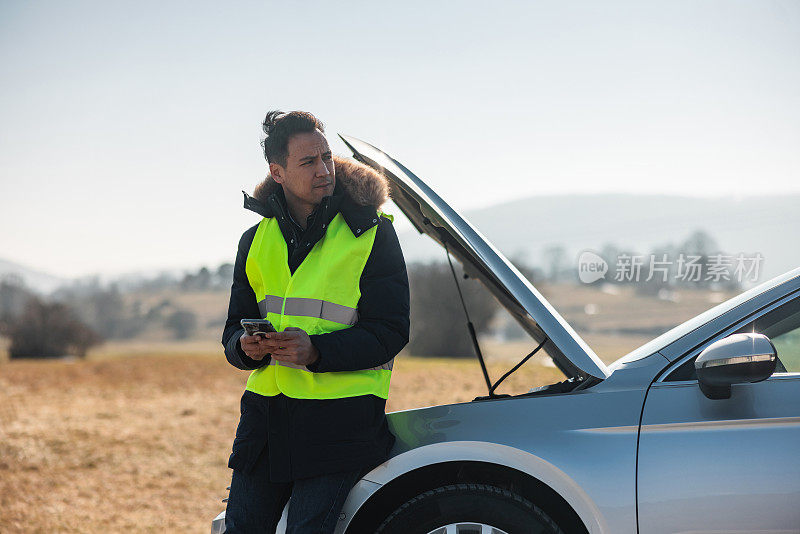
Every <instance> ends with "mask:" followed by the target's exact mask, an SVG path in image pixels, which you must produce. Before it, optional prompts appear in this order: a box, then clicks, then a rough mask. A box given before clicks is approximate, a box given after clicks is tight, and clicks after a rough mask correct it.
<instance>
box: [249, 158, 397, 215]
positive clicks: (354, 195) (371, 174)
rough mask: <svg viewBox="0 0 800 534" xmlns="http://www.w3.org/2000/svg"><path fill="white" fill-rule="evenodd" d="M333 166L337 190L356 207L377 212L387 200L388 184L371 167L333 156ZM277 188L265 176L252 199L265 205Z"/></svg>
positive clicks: (269, 178)
mask: <svg viewBox="0 0 800 534" xmlns="http://www.w3.org/2000/svg"><path fill="white" fill-rule="evenodd" d="M333 164H334V167H335V169H336V183H337V189H338V187H339V184H341V187H342V189H343V190H344V192H345V193H346V194H347V196H349V197H350V198H351V199H352V200H353V202H355V203H356V204H357V205H359V206H368V207H370V208H373V209H375V210H377V209H378V208H380V207H381V206H382V205H383V204H384V203H385V202H386V201H387V200H388V199H389V183H388V182H387V180H386V178H384V177H383V176H381V175H380V174H379V173H378V172H377V171H375V170H374V169H372V168H371V167H367V166H366V165H364V164H363V163H359V162H357V161H355V160H352V159H347V158H342V157H339V156H333ZM278 187H280V185H279V184H278V183H277V182H275V180H273V179H272V176H271V175H269V174H267V177H266V178H264V180H263V181H262V182H261V183H260V184H258V185H257V186H256V189H255V191H253V198H255V199H256V200H258V201H259V202H261V203H262V204H266V203H267V199H268V198H269V196H270V195H271V194H272V193H274V192H275V190H276V189H278Z"/></svg>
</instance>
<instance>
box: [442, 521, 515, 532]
mask: <svg viewBox="0 0 800 534" xmlns="http://www.w3.org/2000/svg"><path fill="white" fill-rule="evenodd" d="M428 534H508V533H507V532H506V531H505V530H500V529H499V528H497V527H493V526H491V525H485V524H483V523H473V522H472V521H460V522H458V523H450V524H449V525H444V526H441V527H438V528H435V529H433V530H431V531H430V532H428Z"/></svg>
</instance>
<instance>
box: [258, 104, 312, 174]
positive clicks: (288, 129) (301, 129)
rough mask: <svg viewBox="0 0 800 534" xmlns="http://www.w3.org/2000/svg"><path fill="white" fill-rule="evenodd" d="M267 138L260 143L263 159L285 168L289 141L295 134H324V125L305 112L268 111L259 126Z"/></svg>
mask: <svg viewBox="0 0 800 534" xmlns="http://www.w3.org/2000/svg"><path fill="white" fill-rule="evenodd" d="M261 127H262V128H263V129H264V133H265V134H266V136H267V137H265V138H264V140H263V141H261V147H262V148H263V149H264V158H266V160H267V162H268V163H277V164H278V165H280V166H282V167H286V158H287V156H288V155H289V139H290V138H291V137H292V136H293V135H294V134H297V133H305V132H313V131H314V130H319V131H320V132H323V133H324V132H325V125H324V124H322V121H320V120H319V119H318V118H316V117H315V116H314V115H312V114H311V113H308V112H307V111H290V112H289V113H284V112H282V111H269V112H267V116H266V117H264V122H263V123H262V124H261Z"/></svg>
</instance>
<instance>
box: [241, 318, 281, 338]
mask: <svg viewBox="0 0 800 534" xmlns="http://www.w3.org/2000/svg"><path fill="white" fill-rule="evenodd" d="M239 322H240V323H241V325H242V328H244V331H245V333H246V334H247V335H248V336H256V335H259V334H261V335H263V334H266V333H267V332H275V327H274V326H272V323H271V322H270V321H268V320H267V319H242V320H241V321H239Z"/></svg>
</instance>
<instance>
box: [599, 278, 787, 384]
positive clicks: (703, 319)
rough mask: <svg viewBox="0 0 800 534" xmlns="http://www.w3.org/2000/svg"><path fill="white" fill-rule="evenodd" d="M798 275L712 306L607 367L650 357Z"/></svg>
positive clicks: (781, 279)
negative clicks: (716, 318)
mask: <svg viewBox="0 0 800 534" xmlns="http://www.w3.org/2000/svg"><path fill="white" fill-rule="evenodd" d="M798 275H800V268H798V269H794V270H791V271H789V272H787V273H784V274H782V275H780V276H778V277H776V278H773V279H772V280H769V281H767V282H764V283H763V284H760V285H758V286H756V287H754V288H752V289H749V290H747V291H745V292H744V293H741V294H739V295H737V296H735V297H733V298H731V299H728V300H726V301H725V302H723V303H722V304H719V305H717V306H714V307H713V308H711V309H710V310H707V311H705V312H703V313H701V314H700V315H697V316H695V317H693V318H691V319H689V320H688V321H686V322H684V323H681V324H679V325H678V326H676V327H675V328H673V329H672V330H669V331H667V332H665V333H664V334H661V335H660V336H658V337H657V338H655V339H653V340H652V341H649V342H647V343H645V344H644V345H642V346H641V347H639V348H637V349H635V350H633V351H631V352H629V353H628V354H626V355H625V356H623V357H622V358H620V359H618V360H616V361H615V362H614V363H612V364H611V365H610V366H609V368H610V369H611V370H612V371H613V370H614V369H616V368H617V367H619V366H620V365H622V364H624V363H628V362H632V361H636V360H641V359H642V358H645V357H647V356H650V355H651V354H653V353H654V352H658V351H659V350H661V349H662V348H664V347H666V346H667V345H670V344H671V343H674V342H675V341H677V340H678V339H680V338H681V337H683V336H685V335H686V334H688V333H689V332H692V331H694V330H696V329H697V328H699V327H701V326H703V325H704V324H706V323H707V322H709V321H711V320H713V319H714V318H715V317H719V316H720V315H722V314H724V313H726V312H728V311H730V310H732V309H734V308H736V307H737V306H740V305H741V304H743V303H745V302H747V301H748V300H750V299H751V298H753V297H755V296H756V295H759V294H761V293H763V292H764V291H767V290H768V289H771V288H773V287H775V286H778V285H780V284H782V283H784V282H786V281H787V280H791V279H792V278H794V277H796V276H798Z"/></svg>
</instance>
